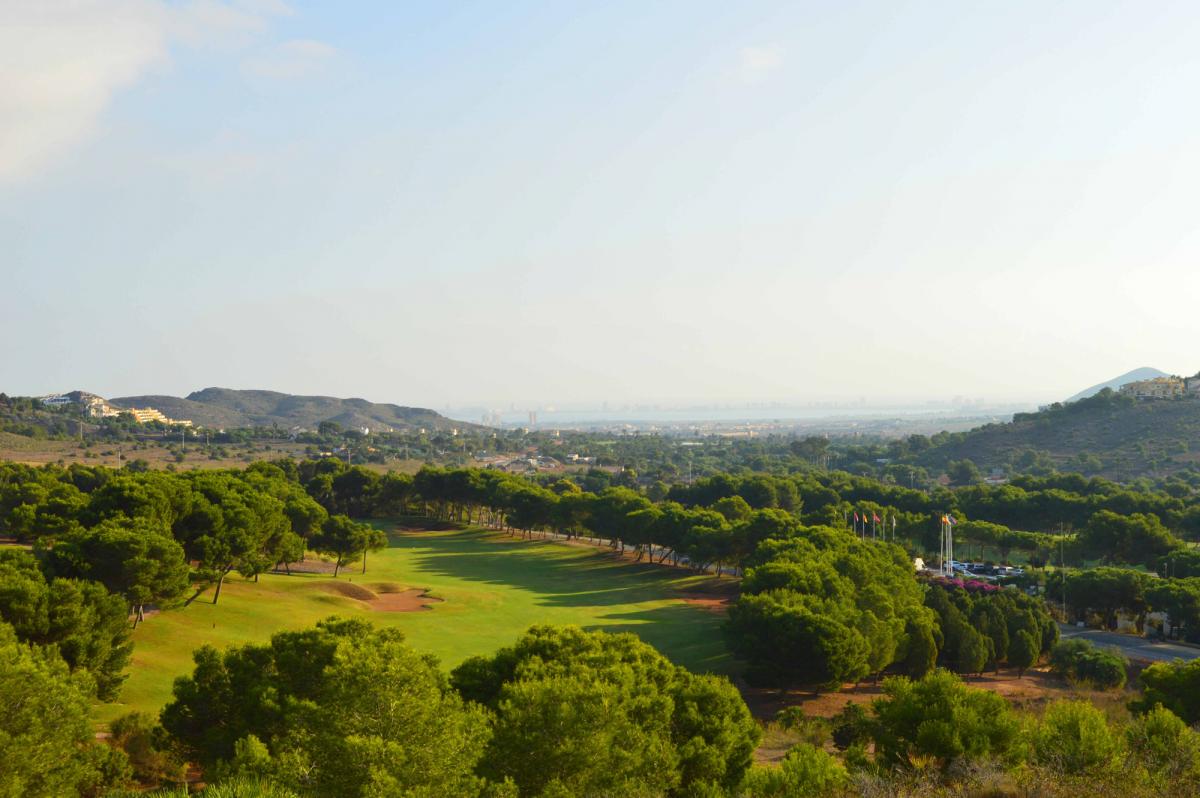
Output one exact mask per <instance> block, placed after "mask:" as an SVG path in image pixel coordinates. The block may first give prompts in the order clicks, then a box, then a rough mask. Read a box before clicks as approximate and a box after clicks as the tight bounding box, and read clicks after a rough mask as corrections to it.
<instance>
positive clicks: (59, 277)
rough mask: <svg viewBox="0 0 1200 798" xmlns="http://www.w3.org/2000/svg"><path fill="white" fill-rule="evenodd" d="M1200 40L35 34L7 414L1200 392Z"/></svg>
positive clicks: (655, 17)
mask: <svg viewBox="0 0 1200 798" xmlns="http://www.w3.org/2000/svg"><path fill="white" fill-rule="evenodd" d="M1197 41H1200V6H1195V5H1192V4H1142V3H1139V4H1130V3H1124V4H1118V3H1103V2H1077V3H1059V4H1047V3H1042V2H1010V3H984V4H964V3H957V2H946V3H933V2H922V3H901V2H880V3H853V2H845V3H827V2H822V3H794V2H789V3H728V2H698V1H697V0H689V1H688V2H662V3H645V2H606V3H586V4H585V3H568V2H556V3H540V4H535V3H522V2H507V3H495V2H487V3H449V2H428V3H416V2H410V3H397V2H370V3H368V2H360V3H354V2H339V3H316V2H291V1H290V0H289V2H287V3H286V4H285V3H284V2H282V0H246V1H245V2H218V0H195V1H194V2H175V3H163V2H158V1H157V0H128V1H126V0H111V1H110V2H99V1H97V0H80V1H79V2H58V1H57V0H0V74H2V75H3V76H4V77H3V79H2V80H0V277H2V278H3V279H2V282H0V333H2V336H0V341H2V343H0V390H5V391H7V392H9V393H24V394H31V393H43V392H49V391H55V390H67V389H71V388H84V389H88V390H92V391H96V392H98V393H101V394H105V395H122V394H134V393H144V392H154V393H176V394H179V393H186V392H188V391H190V390H194V389H196V388H200V387H204V386H208V385H221V386H227V387H235V388H273V389H277V390H284V391H291V392H313V393H326V394H334V395H343V396H345V395H356V396H365V397H368V398H371V399H375V400H379V401H394V402H399V403H406V404H426V405H433V406H441V405H444V404H445V403H447V402H453V403H456V404H463V403H469V402H480V403H487V402H491V403H495V404H500V403H507V402H510V401H542V402H571V401H586V400H592V399H594V400H596V401H597V402H598V401H600V400H609V401H629V400H639V401H641V400H656V401H667V402H669V401H678V402H694V401H738V400H759V401H762V400H782V401H787V400H805V399H824V398H834V397H859V396H864V395H866V396H876V397H880V398H886V399H892V398H946V397H950V396H954V395H964V396H971V397H986V398H988V399H991V400H1010V399H1020V400H1026V399H1028V400H1041V399H1048V398H1060V397H1063V396H1066V395H1069V394H1071V393H1074V392H1075V391H1076V390H1078V389H1080V388H1083V387H1085V386H1086V385H1088V384H1091V383H1093V382H1098V381H1100V380H1102V379H1107V378H1109V377H1112V376H1115V375H1116V374H1118V373H1120V372H1123V371H1126V370H1129V369H1131V368H1134V367H1137V366H1143V365H1152V366H1157V367H1158V368H1162V369H1165V370H1168V371H1174V372H1186V373H1189V374H1190V373H1193V372H1195V371H1196V370H1197V369H1200V347H1197V345H1196V344H1197V343H1198V342H1200V314H1197V313H1196V312H1195V311H1194V309H1193V307H1192V306H1193V305H1194V302H1195V299H1196V297H1198V296H1200V224H1197V223H1196V215H1195V210H1196V206H1197V202H1196V188H1195V187H1196V186H1197V185H1200V148H1197V147H1196V144H1195V135H1196V131H1197V130H1198V129H1200V105H1198V104H1197V103H1196V101H1195V96H1196V87H1197V86H1200V48H1197V47H1196V42H1197Z"/></svg>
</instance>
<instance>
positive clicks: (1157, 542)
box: [1078, 510, 1183, 568]
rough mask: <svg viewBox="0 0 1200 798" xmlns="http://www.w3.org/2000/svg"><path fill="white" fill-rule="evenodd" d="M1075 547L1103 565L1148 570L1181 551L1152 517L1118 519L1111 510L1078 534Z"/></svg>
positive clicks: (1138, 516) (1139, 515)
mask: <svg viewBox="0 0 1200 798" xmlns="http://www.w3.org/2000/svg"><path fill="white" fill-rule="evenodd" d="M1078 545H1079V546H1080V548H1081V549H1082V550H1083V551H1084V552H1085V553H1087V555H1088V556H1091V557H1097V558H1099V559H1101V560H1102V561H1103V562H1105V563H1110V564H1111V563H1128V564H1130V565H1145V566H1146V567H1148V568H1152V567H1154V565H1155V563H1156V562H1158V560H1159V558H1161V557H1163V556H1164V555H1167V554H1169V553H1170V552H1172V551H1175V550H1176V549H1179V548H1182V546H1183V542H1182V541H1180V540H1179V539H1178V538H1177V537H1175V536H1174V535H1172V534H1171V533H1170V532H1169V531H1168V530H1167V528H1166V527H1164V526H1163V524H1162V522H1161V521H1160V520H1159V519H1158V516H1156V515H1152V514H1143V513H1134V514H1132V515H1118V514H1117V513H1115V512H1112V511H1111V510H1101V511H1100V512H1098V513H1096V514H1095V515H1093V516H1092V517H1091V518H1090V519H1089V520H1088V522H1087V526H1085V527H1084V528H1083V530H1082V531H1081V532H1080V533H1079V537H1078Z"/></svg>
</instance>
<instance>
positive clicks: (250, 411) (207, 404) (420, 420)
mask: <svg viewBox="0 0 1200 798" xmlns="http://www.w3.org/2000/svg"><path fill="white" fill-rule="evenodd" d="M110 401H111V403H112V405H113V406H114V407H120V408H130V407H154V408H157V409H158V410H161V411H162V412H163V413H164V414H165V415H167V416H168V417H169V418H178V419H186V420H189V421H191V422H192V423H194V424H196V425H198V426H204V427H219V428H226V429H228V428H231V427H271V426H279V427H283V428H285V429H288V428H291V427H305V428H308V429H315V428H316V427H317V426H318V425H320V424H321V422H333V423H335V424H338V425H340V426H342V427H345V428H359V427H368V428H371V429H380V428H384V429H387V428H391V429H415V428H421V427H423V428H426V429H436V430H440V429H448V428H450V427H464V426H471V425H468V424H464V423H463V422H460V421H452V420H451V419H448V418H446V417H445V416H443V415H441V414H439V413H436V412H434V411H433V410H428V409H426V408H421V407H401V406H399V405H393V404H379V403H376V402H368V401H367V400H366V399H338V398H335V397H332V396H295V395H293V394H287V393H279V392H277V391H237V390H232V389H230V388H205V389H204V390H202V391H194V392H192V393H190V394H188V395H187V396H186V397H183V398H180V397H177V396H160V395H147V396H122V397H117V398H114V399H112V400H110Z"/></svg>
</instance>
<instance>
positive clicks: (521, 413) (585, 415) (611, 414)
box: [442, 403, 1035, 428]
mask: <svg viewBox="0 0 1200 798" xmlns="http://www.w3.org/2000/svg"><path fill="white" fill-rule="evenodd" d="M1033 409H1035V406H1034V405H1031V404H1008V405H986V406H985V405H949V404H928V403H926V404H911V405H906V404H895V405H887V406H878V407H873V406H869V405H830V406H820V405H797V406H786V405H757V406H740V407H735V406H712V407H654V406H637V405H634V406H621V407H615V408H602V409H594V408H593V409H565V408H564V409H557V408H555V409H547V408H541V409H532V408H531V409H518V410H513V409H509V410H501V411H485V410H484V409H482V408H447V409H446V410H443V411H442V412H443V413H445V414H446V415H447V416H449V417H450V418H455V419H459V420H462V421H470V422H473V423H480V422H481V421H482V420H483V419H484V416H485V415H486V416H487V417H488V419H489V423H492V424H495V423H497V422H499V423H500V424H501V425H502V426H506V427H522V426H530V415H529V414H530V412H531V411H532V412H534V413H536V422H535V424H536V426H537V427H538V428H553V427H556V426H576V427H579V426H607V425H613V424H622V423H628V424H661V425H678V424H737V423H743V422H745V423H769V422H779V423H787V422H789V421H795V422H805V421H808V422H811V421H819V420H833V419H839V420H855V419H863V420H869V419H880V418H912V419H916V418H926V419H932V418H963V417H970V418H981V417H988V416H1011V415H1012V414H1013V413H1014V412H1021V411H1025V410H1033Z"/></svg>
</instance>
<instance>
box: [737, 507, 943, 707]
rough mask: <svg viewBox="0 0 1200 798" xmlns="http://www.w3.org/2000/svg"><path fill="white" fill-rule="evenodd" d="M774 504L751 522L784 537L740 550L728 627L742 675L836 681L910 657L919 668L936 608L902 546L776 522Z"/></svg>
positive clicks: (772, 681) (817, 683)
mask: <svg viewBox="0 0 1200 798" xmlns="http://www.w3.org/2000/svg"><path fill="white" fill-rule="evenodd" d="M773 513H778V511H770V510H765V511H759V513H756V514H755V516H754V517H753V518H752V519H750V521H749V524H750V526H752V527H754V526H758V527H761V529H762V531H763V532H765V534H768V535H773V534H776V532H774V531H772V530H773V529H774V530H778V532H777V533H778V534H780V535H781V537H766V538H764V539H761V540H760V542H759V543H758V545H757V546H756V548H755V550H754V552H753V554H751V555H749V556H748V557H746V560H745V563H746V566H747V571H746V576H745V578H744V579H743V581H742V592H741V596H740V597H739V598H738V600H737V601H736V602H735V603H734V604H733V605H732V606H731V607H730V612H729V622H728V623H727V624H726V627H725V632H726V637H727V639H728V641H729V643H730V646H731V647H732V648H733V650H734V651H735V653H737V654H738V655H739V656H741V657H742V658H744V659H745V660H746V661H747V663H748V668H747V672H746V676H747V679H748V680H751V681H752V683H754V684H759V685H763V686H787V685H790V684H806V685H809V686H813V687H815V688H817V689H837V688H838V687H840V686H841V684H842V683H844V682H847V681H857V680H859V679H862V678H864V677H866V676H868V675H870V674H878V673H880V672H882V671H883V670H884V669H885V668H887V667H888V666H889V665H891V664H892V663H894V662H896V661H897V660H898V659H902V658H907V657H909V656H912V657H913V660H912V665H913V667H914V669H915V671H916V672H919V671H920V670H921V664H920V661H921V660H922V658H923V655H922V653H921V651H920V649H921V647H922V644H923V643H928V642H930V638H931V636H932V624H933V617H934V616H933V613H932V612H931V611H930V610H928V609H926V608H925V607H923V606H922V603H923V602H922V591H921V588H920V586H919V585H918V584H917V582H916V580H915V579H913V574H912V565H911V563H909V562H908V559H907V556H906V555H905V553H904V551H903V550H902V549H900V547H898V546H893V545H888V544H884V543H881V542H875V541H862V540H859V539H858V538H855V537H853V536H851V535H848V534H846V533H845V531H843V530H837V529H831V528H828V527H808V528H803V527H792V526H790V525H788V524H782V523H775V522H774V521H778V518H777V517H775V516H772V515H770V514H773ZM767 521H771V523H766V522H767ZM922 630H928V631H929V634H928V635H926V634H924V632H923V631H922ZM910 632H911V633H913V634H915V635H916V637H912V636H910ZM928 653H929V652H928V649H926V650H925V654H928Z"/></svg>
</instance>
